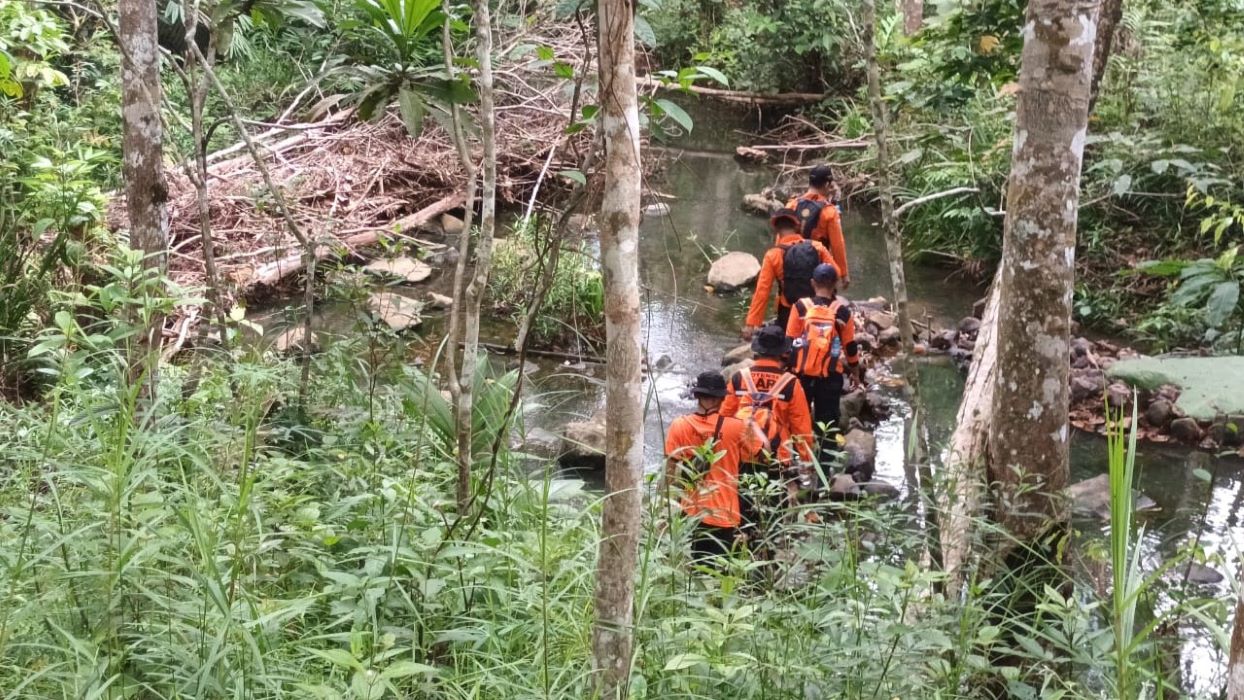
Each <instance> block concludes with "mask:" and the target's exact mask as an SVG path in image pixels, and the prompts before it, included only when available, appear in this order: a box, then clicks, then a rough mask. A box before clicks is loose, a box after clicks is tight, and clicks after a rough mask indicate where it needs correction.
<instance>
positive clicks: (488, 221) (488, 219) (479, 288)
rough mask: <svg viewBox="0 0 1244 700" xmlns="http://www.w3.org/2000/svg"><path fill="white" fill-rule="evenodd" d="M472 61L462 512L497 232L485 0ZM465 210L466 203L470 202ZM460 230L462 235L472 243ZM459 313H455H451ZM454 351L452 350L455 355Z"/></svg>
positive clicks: (459, 409) (460, 423)
mask: <svg viewBox="0 0 1244 700" xmlns="http://www.w3.org/2000/svg"><path fill="white" fill-rule="evenodd" d="M474 8H475V9H474V17H473V18H472V20H471V21H472V22H473V23H474V25H475V58H476V61H477V62H478V64H479V77H478V79H477V81H476V83H477V85H478V86H479V126H480V140H482V141H483V142H484V143H483V145H484V162H483V171H484V173H483V192H482V193H481V199H482V201H481V203H480V218H479V228H480V231H479V241H478V242H477V243H476V244H475V270H474V274H473V275H472V279H471V282H470V284H468V285H467V287H466V290H465V299H464V302H465V303H464V304H463V305H462V306H463V309H462V316H463V319H462V327H463V345H462V366H461V370H460V372H459V373H458V374H459V376H458V386H459V390H458V396H457V399H458V400H457V405H456V406H455V414H456V418H455V422H456V423H457V426H456V427H457V430H458V489H457V491H458V493H457V496H458V504H459V506H460V510H461V509H463V508H465V506H466V503H467V502H468V501H469V500H470V497H471V460H472V459H474V456H473V454H472V449H471V442H472V440H473V439H474V437H475V436H474V430H473V427H474V421H473V419H472V412H473V407H474V387H475V370H476V365H477V364H478V362H479V311H480V303H481V302H482V301H483V298H484V290H485V288H486V287H487V286H488V271H489V269H490V268H491V267H492V248H493V238H494V236H495V235H496V230H497V120H496V106H495V104H494V100H493V80H492V18H491V17H490V15H489V8H488V0H476V1H475V3H474ZM468 206H470V204H469V203H468ZM469 234H470V232H469V231H466V230H464V231H463V234H462V235H463V236H466V237H467V238H468V239H469V238H470V235H469ZM454 312H455V313H457V309H456V308H455V310H454ZM455 351H456V348H450V352H455Z"/></svg>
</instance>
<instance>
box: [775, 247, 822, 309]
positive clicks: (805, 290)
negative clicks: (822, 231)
mask: <svg viewBox="0 0 1244 700" xmlns="http://www.w3.org/2000/svg"><path fill="white" fill-rule="evenodd" d="M780 247H781V249H782V286H781V288H780V289H781V291H782V298H783V299H785V300H786V305H787V306H793V305H794V304H795V302H797V301H799V300H800V299H804V298H807V297H811V296H813V294H812V271H813V270H815V269H816V266H817V265H820V264H821V254H820V253H819V252H817V250H816V246H814V245H812V241H809V240H802V241H799V242H798V243H795V244H793V245H785V246H780Z"/></svg>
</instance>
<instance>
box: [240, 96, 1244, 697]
mask: <svg viewBox="0 0 1244 700" xmlns="http://www.w3.org/2000/svg"><path fill="white" fill-rule="evenodd" d="M697 107H699V108H697ZM688 108H689V111H691V112H692V113H693V115H695V118H696V127H695V131H694V133H693V134H692V135H689V136H687V137H684V138H682V139H680V140H679V141H678V142H677V144H676V146H675V147H671V148H661V149H660V150H659V151H656V152H659V153H660V154H661V155H662V156H663V157H664V158H665V160H666V167H665V168H664V172H663V173H661V174H660V175H659V176H658V177H656V178H654V180H653V181H652V182H650V183H649V185H650V187H651V188H652V189H653V190H655V191H658V192H661V193H665V194H668V195H672V197H671V198H668V199H664V200H659V199H657V198H655V197H647V198H646V199H645V201H646V202H650V201H666V202H667V203H668V204H669V205H670V212H669V214H668V216H647V217H645V220H644V222H643V225H642V228H641V231H640V255H641V259H640V265H641V276H642V283H643V285H644V297H643V306H644V315H645V319H644V320H645V323H644V333H645V343H646V347H647V354H648V357H649V358H650V360H651V361H653V362H654V363H655V362H656V361H657V359H658V358H662V356H668V357H669V359H670V360H671V361H672V364H671V365H670V366H669V367H668V368H667V369H665V370H661V371H654V372H653V373H652V374H651V375H650V376H649V378H648V381H646V382H645V388H646V390H647V406H646V408H647V411H646V416H647V418H646V430H645V460H646V462H647V463H648V465H649V468H650V469H655V468H657V467H658V466H659V465H660V462H661V459H662V454H661V451H662V443H663V435H664V426H665V425H666V424H668V422H669V421H670V420H671V419H672V418H673V417H674V416H677V415H679V414H680V413H683V412H686V411H688V410H690V408H691V402H690V400H689V399H686V398H684V396H683V395H684V392H685V387H686V386H687V384H688V382H690V380H691V379H692V378H693V377H694V376H695V375H696V374H697V373H698V372H700V371H702V370H704V369H709V368H717V367H720V358H721V356H722V353H723V352H724V351H725V350H727V349H729V348H732V347H735V346H736V345H738V344H739V343H740V340H739V338H738V329H739V326H740V325H741V321H742V317H743V309H744V307H745V305H746V303H747V297H746V296H736V297H716V296H713V295H710V294H708V293H707V292H706V290H705V289H704V279H705V273H706V272H707V270H708V266H709V262H710V260H711V259H712V258H713V257H715V256H716V254H717V253H719V252H725V251H729V250H742V251H747V252H750V253H753V254H755V255H757V257H759V256H760V255H762V254H763V252H764V250H765V249H766V248H767V247H768V245H769V243H770V235H769V232H768V228H767V222H766V221H765V220H764V219H762V218H760V217H756V216H752V215H750V214H747V213H745V212H744V211H743V210H742V209H741V208H740V206H739V205H740V202H741V200H742V197H743V195H744V194H746V193H749V192H758V191H760V190H761V189H762V188H763V187H765V186H767V185H772V184H774V180H775V172H774V171H773V170H771V169H768V168H755V167H742V166H740V165H739V164H738V163H737V162H736V161H735V160H734V158H733V149H734V146H735V145H737V143H738V142H739V140H740V136H739V134H738V132H739V131H740V130H755V129H756V128H757V127H758V126H759V122H758V118H757V116H756V113H755V112H754V111H749V110H731V109H725V108H722V107H721V106H720V105H712V106H711V110H710V109H705V108H703V107H702V106H697V105H688ZM654 151H655V149H654ZM876 224H877V222H876V219H875V216H874V215H873V213H872V212H870V211H868V210H866V209H853V208H848V209H847V211H846V213H845V216H844V229H845V234H846V240H847V249H848V255H849V262H850V267H851V276H852V281H853V285H852V287H851V289H850V292H849V296H850V297H852V298H856V299H865V298H868V297H872V296H876V295H880V296H887V297H888V296H890V279H889V272H888V265H887V262H886V255H885V246H884V242H883V240H882V237H881V234H880V231H879V229H878V228H877V226H876ZM438 275H439V277H440V279H434V280H433V281H432V282H431V283H430V284H431V285H432V286H433V288H440V289H444V287H446V286H447V278H448V272H447V271H446V270H442V271H441V272H439V273H438ZM908 276H909V277H908V285H909V291H910V295H911V297H912V300H913V309H914V314H915V316H916V318H925V317H928V318H930V319H932V320H934V321H936V322H938V323H940V324H952V323H954V322H956V321H957V320H958V319H960V318H962V317H963V316H965V315H968V314H969V313H970V312H971V309H972V303H973V302H974V301H975V300H976V299H978V298H979V297H980V296H981V295H982V294H983V291H982V289H980V288H979V287H977V286H976V285H975V284H973V283H972V282H970V281H968V280H966V279H964V278H962V277H960V276H957V275H954V274H952V273H951V272H950V271H948V270H946V269H943V268H935V267H925V266H919V265H909V266H908ZM425 291H426V288H418V289H411V290H408V291H406V292H404V293H407V294H410V295H411V296H415V297H420V296H422V295H423V294H424V292H425ZM284 316H285V314H283V313H282V312H279V311H270V312H269V313H268V314H266V315H261V316H259V317H258V319H257V320H260V321H261V322H269V323H271V322H273V321H274V320H276V319H279V318H281V317H284ZM317 316H318V319H317V321H318V323H319V324H320V327H321V328H337V329H347V328H349V327H351V326H352V324H353V320H352V318H350V317H348V316H347V314H346V312H344V311H343V310H342V309H339V308H336V307H334V306H333V305H331V304H330V305H327V306H325V307H324V308H323V309H321V311H320V313H319V314H317ZM442 328H443V325H442V324H439V323H437V322H436V320H435V319H430V320H429V322H428V323H425V326H424V328H423V329H422V332H423V333H424V337H425V338H427V339H428V341H429V343H430V344H434V343H435V342H436V341H439V338H440V334H441V332H442V330H441V329H442ZM498 332H499V333H504V330H499V331H498ZM497 340H498V341H499V342H502V343H504V342H508V341H509V340H510V338H508V337H504V336H499V337H498V338H497ZM540 364H541V369H540V371H539V372H536V373H535V374H534V375H533V377H532V379H533V382H534V385H535V386H534V389H533V390H532V393H533V396H534V399H533V400H532V401H529V402H528V407H527V412H526V425H527V427H528V429H531V428H536V427H539V428H543V429H547V430H551V431H553V432H556V431H557V429H558V428H559V427H560V425H562V424H564V423H565V422H566V421H568V420H573V419H574V418H575V417H576V416H578V417H587V416H590V415H591V414H593V413H594V412H596V411H598V410H602V409H603V396H602V392H601V390H600V377H602V376H603V373H601V372H600V371H599V368H595V367H593V366H592V365H588V368H587V370H586V371H582V370H579V371H576V370H571V369H568V368H566V367H562V366H559V365H558V364H556V363H540ZM920 372H921V394H922V400H923V401H924V404H925V410H926V415H927V428H928V430H929V434H930V438H931V441H932V444H933V445H937V444H940V443H943V442H944V441H945V439H946V438H947V437H948V436H949V434H950V432H951V430H952V429H953V423H954V418H955V412H956V409H957V407H958V403H959V399H960V395H961V393H962V389H963V378H962V375H961V374H960V372H959V371H958V370H957V369H955V368H954V367H953V366H952V365H951V364H949V363H948V362H946V361H945V360H944V359H939V358H935V357H934V358H929V359H928V360H927V361H923V362H922V363H921V368H920ZM594 375H595V376H594ZM895 400H896V401H898V399H897V398H896V399H895ZM896 408H897V410H896V411H895V417H894V418H892V419H890V420H888V421H886V422H884V423H883V424H882V425H880V426H879V427H878V429H877V431H876V435H877V443H878V464H877V476H878V478H881V479H884V480H886V481H889V482H891V483H894V484H896V485H898V486H900V488H901V489H902V490H903V492H904V494H906V496H907V498H906V499H905V503H907V504H908V505H909V506H910V504H911V502H912V496H913V494H912V493H911V491H910V490H909V489H908V488H907V486H908V485H907V478H906V473H907V472H906V470H905V469H904V445H905V433H906V430H907V426H906V424H905V421H904V418H903V416H904V415H906V413H907V412H908V411H907V410H906V407H905V406H902V405H898V406H896ZM1198 469H1204V470H1206V471H1210V472H1213V473H1214V474H1215V478H1214V481H1213V485H1212V488H1211V487H1210V486H1209V485H1208V484H1206V483H1205V482H1204V481H1202V480H1200V479H1198V478H1196V477H1195V476H1194V474H1193V472H1194V470H1198ZM1106 470H1107V461H1106V447H1105V443H1104V441H1103V440H1101V439H1100V438H1098V437H1096V436H1093V435H1086V434H1078V435H1076V436H1075V438H1074V440H1073V445H1072V472H1073V474H1072V477H1073V481H1076V480H1080V479H1086V478H1090V477H1093V476H1096V475H1098V474H1101V473H1103V472H1105V471H1106ZM1137 471H1138V474H1139V487H1140V489H1141V490H1142V491H1143V492H1144V493H1146V494H1147V495H1149V496H1150V497H1151V498H1153V499H1154V501H1156V503H1157V506H1158V507H1157V509H1156V510H1154V511H1152V512H1149V513H1146V514H1144V515H1142V516H1141V517H1140V518H1139V523H1140V524H1142V525H1143V526H1144V527H1145V536H1144V540H1143V548H1144V560H1145V567H1146V568H1147V569H1153V568H1156V567H1157V566H1158V565H1159V564H1160V563H1161V561H1162V560H1163V558H1164V557H1167V556H1169V555H1170V554H1171V553H1172V552H1174V551H1176V550H1177V549H1178V548H1179V547H1180V546H1181V545H1183V544H1186V543H1188V542H1189V541H1191V540H1193V539H1194V538H1196V537H1197V533H1198V531H1200V540H1199V541H1200V545H1201V546H1202V547H1203V548H1204V550H1205V551H1206V553H1207V554H1208V555H1209V556H1210V557H1211V560H1212V561H1211V565H1212V566H1213V567H1214V568H1215V569H1217V570H1218V571H1220V572H1221V573H1222V574H1224V576H1225V578H1224V580H1223V582H1220V583H1218V584H1210V585H1206V586H1204V593H1205V594H1206V595H1211V596H1219V597H1224V598H1228V599H1230V597H1231V591H1232V590H1233V584H1232V581H1234V580H1235V574H1236V570H1237V560H1238V554H1239V552H1240V551H1241V550H1240V545H1241V544H1244V524H1242V523H1241V519H1240V518H1241V506H1242V505H1244V470H1242V469H1241V464H1240V463H1239V462H1238V461H1237V460H1226V459H1217V458H1215V457H1213V456H1211V455H1208V454H1204V453H1200V452H1195V451H1189V450H1183V449H1177V448H1169V447H1157V446H1142V447H1141V449H1140V453H1139V455H1138V460H1137ZM575 476H578V477H579V478H582V479H584V480H585V481H586V482H587V483H588V484H589V485H590V486H599V485H600V484H601V475H599V474H591V473H587V474H584V473H576V474H575ZM1079 525H1080V528H1081V529H1082V530H1083V531H1084V532H1085V533H1086V534H1087V535H1088V536H1090V537H1093V536H1097V535H1100V534H1102V533H1103V532H1104V526H1103V525H1102V524H1100V523H1097V522H1092V521H1082V522H1080V523H1079ZM1181 635H1182V647H1181V651H1180V659H1179V662H1180V669H1181V673H1182V676H1183V683H1184V686H1185V688H1186V689H1187V690H1188V691H1189V692H1192V693H1210V692H1215V691H1216V689H1217V688H1220V687H1222V680H1223V659H1222V658H1221V655H1219V654H1218V653H1217V651H1215V645H1214V644H1213V643H1212V642H1211V641H1210V640H1209V639H1208V638H1207V637H1206V636H1204V635H1202V634H1198V633H1195V632H1193V631H1192V630H1181Z"/></svg>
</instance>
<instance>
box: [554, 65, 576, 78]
mask: <svg viewBox="0 0 1244 700" xmlns="http://www.w3.org/2000/svg"><path fill="white" fill-rule="evenodd" d="M553 75H556V76H557V77H559V78H562V79H563V80H573V79H574V66H572V65H570V64H569V63H564V62H562V61H558V62H557V63H554V64H553Z"/></svg>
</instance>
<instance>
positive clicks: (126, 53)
mask: <svg viewBox="0 0 1244 700" xmlns="http://www.w3.org/2000/svg"><path fill="white" fill-rule="evenodd" d="M117 12H118V27H117V29H118V34H119V36H118V39H119V41H120V42H121V44H122V47H123V50H122V52H121V55H122V58H121V132H122V141H121V148H122V152H123V154H124V158H123V160H122V163H121V174H122V176H123V177H124V178H125V208H126V213H127V215H128V216H129V224H130V246H131V247H132V248H134V249H136V250H141V251H143V253H144V254H145V255H146V265H147V266H148V267H149V268H153V269H158V270H160V271H161V272H163V271H164V270H165V269H166V267H167V264H168V259H167V256H168V207H167V202H168V184H167V183H166V182H165V179H164V129H163V127H162V125H161V123H160V47H159V45H158V43H157V40H156V36H157V30H156V4H155V0H121V1H120V2H119V3H118V4H117ZM163 328H164V318H163V317H162V316H157V317H155V318H152V319H151V320H150V322H149V323H148V324H147V328H146V329H144V331H143V333H142V336H141V337H140V338H139V339H138V342H137V343H136V345H135V347H134V351H133V354H132V356H131V358H130V374H131V377H132V378H134V379H138V378H139V377H142V376H143V375H144V374H145V375H146V376H145V379H144V383H145V385H146V387H147V391H148V392H149V394H148V395H149V396H154V393H155V386H156V380H157V377H158V372H159V365H158V362H159V349H160V342H161V335H162V331H163Z"/></svg>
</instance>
